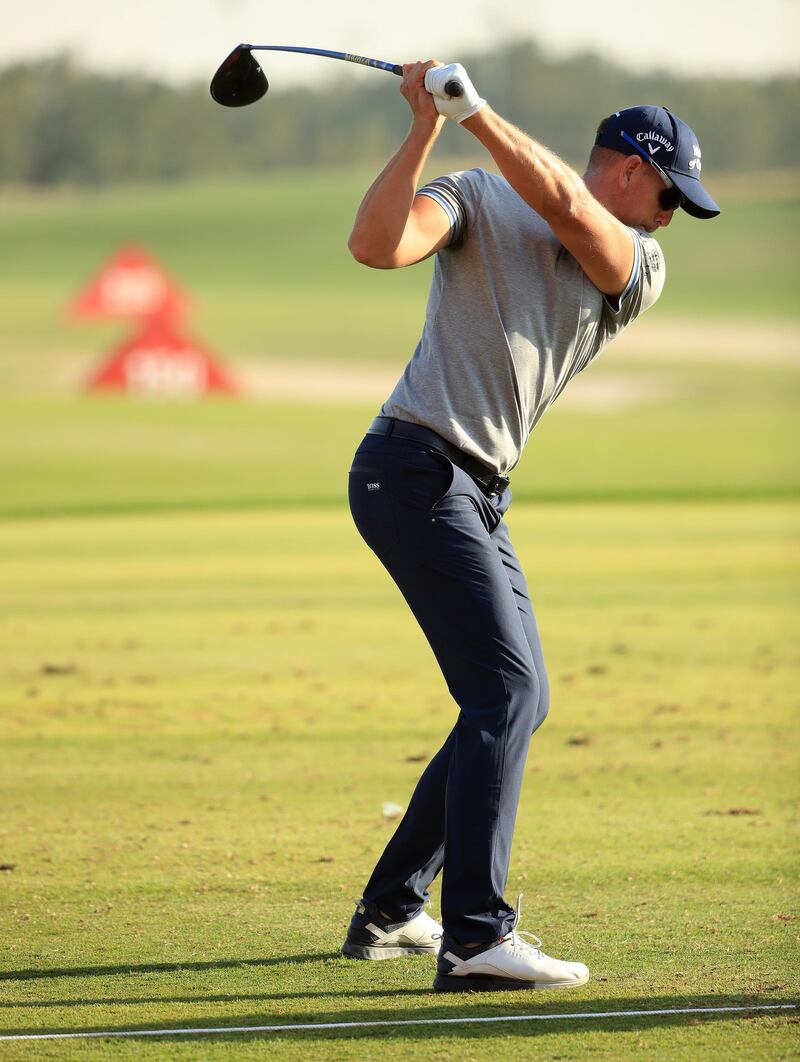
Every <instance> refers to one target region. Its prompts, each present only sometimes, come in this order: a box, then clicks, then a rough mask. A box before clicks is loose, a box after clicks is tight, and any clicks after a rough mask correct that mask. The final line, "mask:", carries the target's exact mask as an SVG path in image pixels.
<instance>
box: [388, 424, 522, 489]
mask: <svg viewBox="0 0 800 1062" xmlns="http://www.w3.org/2000/svg"><path fill="white" fill-rule="evenodd" d="M367 435H383V436H385V437H386V438H387V439H388V438H390V437H391V436H395V437H396V438H398V439H412V440H413V441H414V442H419V443H424V445H425V446H431V447H433V449H434V450H438V451H439V452H440V453H443V454H444V455H445V457H448V458H449V459H450V460H451V461H452V462H453V464H454V465H458V467H459V468H463V470H464V471H465V472H466V473H467V475H468V476H472V478H473V479H474V480H475V482H476V483H478V484H479V485H480V486H481V487H482V488H483V490H484V491H485V492H486V494H490V495H491V494H502V493H503V491H504V490H505V489H506V487H507V486H508V484H509V482H510V480H509V478H508V476H498V475H497V473H496V472H494V471H493V470H492V469H491V468H489V466H488V465H484V464H483V462H481V461H479V460H478V459H477V457H472V456H471V455H470V454H465V453H464V451H463V450H459V448H458V447H457V446H454V445H453V444H452V443H450V442H448V441H447V439H443V438H442V437H441V435H438V434H437V433H436V432H435V431H431V429H430V428H425V427H423V426H422V425H421V424H412V423H411V422H410V421H407V420H396V419H395V418H394V417H376V418H375V419H374V420H373V422H372V423H371V424H370V426H369V427H368V428H367Z"/></svg>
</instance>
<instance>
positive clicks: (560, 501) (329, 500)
mask: <svg viewBox="0 0 800 1062" xmlns="http://www.w3.org/2000/svg"><path fill="white" fill-rule="evenodd" d="M512 490H513V485H512ZM798 498H800V485H797V486H784V487H778V486H768V487H758V486H754V487H730V488H728V487H714V488H710V489H703V490H693V489H692V488H690V487H676V488H674V489H670V488H656V489H653V490H647V489H644V490H638V489H631V490H576V491H541V492H536V491H525V490H521V491H518V492H517V491H515V492H514V501H515V502H517V503H519V502H526V503H528V502H530V503H535V504H537V505H584V504H589V503H594V502H597V503H598V504H599V503H612V504H615V503H619V504H624V505H632V504H636V503H641V504H647V505H649V504H651V503H659V502H663V503H665V504H669V503H671V502H681V503H692V502H697V503H698V504H707V503H710V502H712V503H713V502H721V503H725V502H749V501H794V500H796V499H798ZM345 505H346V501H345V499H344V497H343V496H332V495H327V496H325V495H320V496H316V497H290V496H283V497H276V496H274V495H270V496H264V497H258V498H198V499H196V500H181V501H156V500H147V501H141V502H139V501H126V502H113V501H112V502H85V503H82V502H75V503H70V504H65V505H24V506H19V507H13V508H9V509H7V510H5V511H3V510H2V509H0V521H2V520H9V521H11V520H37V519H48V518H53V517H59V518H61V517H86V516H136V515H151V514H160V513H164V514H169V513H192V512H198V513H203V512H231V513H233V512H237V511H250V510H254V509H264V510H276V509H335V508H342V507H344V506H345Z"/></svg>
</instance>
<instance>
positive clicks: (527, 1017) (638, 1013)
mask: <svg viewBox="0 0 800 1062" xmlns="http://www.w3.org/2000/svg"><path fill="white" fill-rule="evenodd" d="M799 1006H800V1004H797V1003H757V1004H753V1006H751V1007H670V1008H669V1009H667V1010H595V1011H576V1012H575V1013H574V1014H500V1015H497V1016H496V1017H490V1018H406V1019H402V1020H398V1021H329V1022H315V1023H313V1024H308V1025H299V1024H298V1025H220V1026H217V1027H215V1028H213V1029H125V1030H122V1031H120V1030H113V1031H108V1032H63V1033H61V1032H59V1033H24V1034H15V1035H13V1036H0V1040H90V1039H94V1038H102V1039H106V1038H109V1037H112V1036H115V1037H117V1036H230V1034H231V1033H273V1032H304V1031H310V1030H315V1029H317V1030H327V1029H378V1028H386V1027H387V1026H394V1027H399V1026H405V1025H477V1024H486V1023H489V1022H498V1021H504V1022H508V1021H565V1020H566V1019H570V1020H572V1019H574V1018H582V1019H588V1018H657V1017H662V1016H663V1015H670V1014H733V1013H741V1012H746V1013H751V1014H752V1013H753V1012H754V1011H764V1010H797V1009H798V1007H799Z"/></svg>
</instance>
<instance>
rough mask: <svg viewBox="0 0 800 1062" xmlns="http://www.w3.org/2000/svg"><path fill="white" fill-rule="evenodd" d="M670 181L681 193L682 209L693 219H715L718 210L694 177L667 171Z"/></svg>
mask: <svg viewBox="0 0 800 1062" xmlns="http://www.w3.org/2000/svg"><path fill="white" fill-rule="evenodd" d="M667 173H668V174H669V177H670V180H671V181H673V182H674V183H675V184H676V185H677V187H678V189H679V190H680V191H681V192H683V195H684V201H683V204H682V207H681V208H682V209H683V210H685V211H686V213H687V214H691V216H692V217H693V218H715V217H716V216H717V215H718V214H719V213H720V209H719V207H718V206H717V204H716V203H715V202H714V200H713V199H712V198H711V196H710V195H709V194H708V192H707V191H706V190H705V188H704V187H703V186H702V184H701V183H700V182H699V181H698V180H697V178H696V177H687V176H686V174H685V173H675V172H674V170H667Z"/></svg>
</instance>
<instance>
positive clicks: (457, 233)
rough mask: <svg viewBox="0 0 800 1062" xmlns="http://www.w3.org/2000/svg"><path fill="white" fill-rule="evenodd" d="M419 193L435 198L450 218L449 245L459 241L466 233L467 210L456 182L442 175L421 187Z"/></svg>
mask: <svg viewBox="0 0 800 1062" xmlns="http://www.w3.org/2000/svg"><path fill="white" fill-rule="evenodd" d="M417 195H426V196H428V198H429V199H433V200H434V201H435V202H437V203H438V204H439V206H440V207H441V208H442V210H443V211H444V212H445V214H447V216H448V218H449V219H450V239H449V240H448V241H447V242H448V245H449V244H453V243H457V242H458V240H460V239H461V237H462V236H463V235H464V229H465V228H466V222H467V212H466V209H465V206H464V199H463V197H462V195H461V192H460V190H459V188H458V186H457V185H456V184H455V182H454V181H449V180H447V178H445V177H440V178H438V179H437V180H435V181H431V182H430V184H426V185H425V187H424V188H420V190H419V191H418V192H417Z"/></svg>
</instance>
